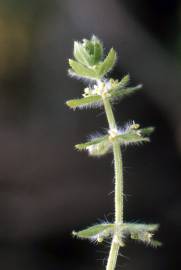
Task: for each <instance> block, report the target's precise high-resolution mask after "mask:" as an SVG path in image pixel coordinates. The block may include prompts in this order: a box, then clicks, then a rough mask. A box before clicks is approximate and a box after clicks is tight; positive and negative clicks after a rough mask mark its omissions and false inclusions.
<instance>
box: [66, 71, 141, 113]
mask: <svg viewBox="0 0 181 270" xmlns="http://www.w3.org/2000/svg"><path fill="white" fill-rule="evenodd" d="M129 81H130V77H129V75H126V76H124V77H123V78H122V80H121V81H120V82H118V81H117V80H113V79H110V80H107V81H106V82H105V87H106V84H109V88H110V89H109V92H108V94H109V99H110V101H111V102H114V101H115V100H118V99H122V98H124V97H126V96H128V95H131V94H134V93H135V92H137V91H138V90H140V89H141V88H142V86H141V85H138V86H136V87H127V85H128V83H129ZM103 83H104V82H103ZM95 87H100V86H99V85H94V88H95ZM100 92H101V91H100ZM66 104H67V106H69V107H70V108H71V109H76V108H79V109H83V108H91V107H100V106H102V105H103V99H102V96H101V95H100V94H98V93H96V94H95V93H94V91H93V90H92V91H91V89H90V91H89V95H88V96H85V97H83V98H79V99H72V100H69V101H67V102H66Z"/></svg>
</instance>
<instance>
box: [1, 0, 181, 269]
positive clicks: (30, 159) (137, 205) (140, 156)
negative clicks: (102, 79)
mask: <svg viewBox="0 0 181 270" xmlns="http://www.w3.org/2000/svg"><path fill="white" fill-rule="evenodd" d="M92 34H95V35H97V36H98V37H99V38H100V39H102V40H103V42H104V45H105V48H106V49H108V48H110V47H111V46H114V48H115V49H116V50H117V51H118V54H119V60H118V63H117V67H116V69H115V70H114V72H113V77H114V78H121V76H123V75H125V74H127V73H129V74H130V75H131V78H132V84H133V85H134V84H138V83H143V85H144V90H143V91H141V92H140V93H139V94H136V95H134V96H132V97H130V98H127V99H125V100H124V102H122V103H119V104H118V105H117V106H116V107H115V114H116V118H117V119H118V121H119V122H120V123H123V124H124V123H125V122H126V121H127V120H133V119H134V120H135V121H136V122H138V123H141V125H142V126H149V125H151V126H155V127H156V131H155V134H154V135H153V136H152V142H151V144H149V145H145V146H144V147H140V148H139V147H131V148H127V149H123V154H124V176H125V220H127V221H140V222H146V223H149V222H151V223H160V225H161V227H160V231H159V233H158V235H157V238H158V239H160V240H161V241H162V242H163V247H162V248H160V249H157V250H155V249H151V248H145V247H144V246H142V245H141V244H137V243H136V244H135V243H134V242H131V243H128V246H127V247H126V248H125V249H123V250H122V251H121V254H120V258H119V262H118V264H119V266H118V269H124V270H131V269H134V270H137V269H139V270H141V269H147V270H153V269H154V270H157V269H159V270H160V269H164V270H168V269H169V270H170V269H176V267H177V268H178V266H177V265H178V263H179V261H180V239H179V238H180V227H181V197H180V188H181V184H180V178H181V177H180V176H181V170H180V157H181V105H180V103H181V3H180V1H178V0H146V1H145V0H134V1H131V0H127V1H126V0H123V1H121V0H112V1H108V0H97V1H94V0H76V1H75V0H66V1H63V0H52V1H48V0H31V1H28V0H16V1H15V0H1V1H0V268H1V269H3V270H16V269H17V270H24V269H26V270H38V269H39V270H41V269H43V270H50V269H51V270H57V269H62V270H68V269H73V268H74V269H80V270H81V269H88V270H89V269H104V268H105V264H106V258H107V255H108V250H109V244H106V245H99V246H98V245H96V246H94V245H93V244H90V243H88V242H87V241H85V242H84V241H80V240H76V239H73V238H72V237H71V231H72V230H73V229H75V230H79V229H82V228H85V227H86V226H88V225H91V224H95V223H96V222H98V221H99V220H100V219H101V220H109V221H112V220H113V193H111V192H112V190H113V164H112V156H111V155H108V156H106V157H105V158H102V159H92V158H89V157H87V154H86V153H77V152H76V151H74V149H73V146H74V144H76V143H79V142H81V141H84V140H85V139H86V137H87V135H88V134H90V133H94V132H96V131H101V129H103V128H105V127H107V122H106V119H105V115H104V114H103V113H102V111H101V110H97V111H96V110H95V111H93V112H92V111H76V112H75V113H74V112H73V111H70V110H69V109H68V108H66V106H65V101H66V100H68V99H71V98H73V97H79V96H80V95H81V91H82V90H83V88H84V84H83V83H82V82H80V81H76V80H73V79H70V78H68V76H67V59H68V58H70V57H71V55H72V48H73V41H74V40H80V39H82V38H90V37H91V35H92ZM106 52H107V51H106Z"/></svg>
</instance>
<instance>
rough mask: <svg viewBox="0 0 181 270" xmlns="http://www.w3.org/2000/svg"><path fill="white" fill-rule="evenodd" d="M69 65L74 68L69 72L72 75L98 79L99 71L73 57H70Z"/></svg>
mask: <svg viewBox="0 0 181 270" xmlns="http://www.w3.org/2000/svg"><path fill="white" fill-rule="evenodd" d="M69 65H70V66H71V68H72V70H71V69H70V70H69V74H70V75H72V76H77V77H81V78H86V79H89V80H96V79H98V76H97V72H96V71H95V70H94V69H93V68H87V67H85V66H84V65H82V64H80V63H78V62H77V61H74V60H72V59H69Z"/></svg>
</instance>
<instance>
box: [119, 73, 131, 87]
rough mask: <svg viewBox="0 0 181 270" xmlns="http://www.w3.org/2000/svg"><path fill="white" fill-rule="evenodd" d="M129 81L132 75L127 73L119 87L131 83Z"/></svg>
mask: <svg viewBox="0 0 181 270" xmlns="http://www.w3.org/2000/svg"><path fill="white" fill-rule="evenodd" d="M129 82H130V76H129V74H127V75H125V76H124V77H123V78H122V79H121V81H120V83H119V86H118V87H119V88H121V87H123V88H124V87H126V86H127V85H128V84H129Z"/></svg>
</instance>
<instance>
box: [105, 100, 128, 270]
mask: <svg viewBox="0 0 181 270" xmlns="http://www.w3.org/2000/svg"><path fill="white" fill-rule="evenodd" d="M103 102H104V108H105V112H106V116H107V120H108V123H109V128H110V129H113V128H114V129H117V125H116V121H115V118H114V114H113V111H112V107H111V104H110V102H109V100H108V99H106V98H105V99H103ZM113 155H114V172H115V225H120V224H122V223H123V162H122V155H121V148H120V145H119V144H118V143H117V142H116V141H115V142H113ZM120 242H121V239H120ZM119 247H120V243H119V236H118V235H117V232H116V230H115V232H114V236H113V239H112V243H111V249H110V253H109V257H108V262H107V266H106V270H114V269H115V267H116V261H117V257H118V252H119Z"/></svg>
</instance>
